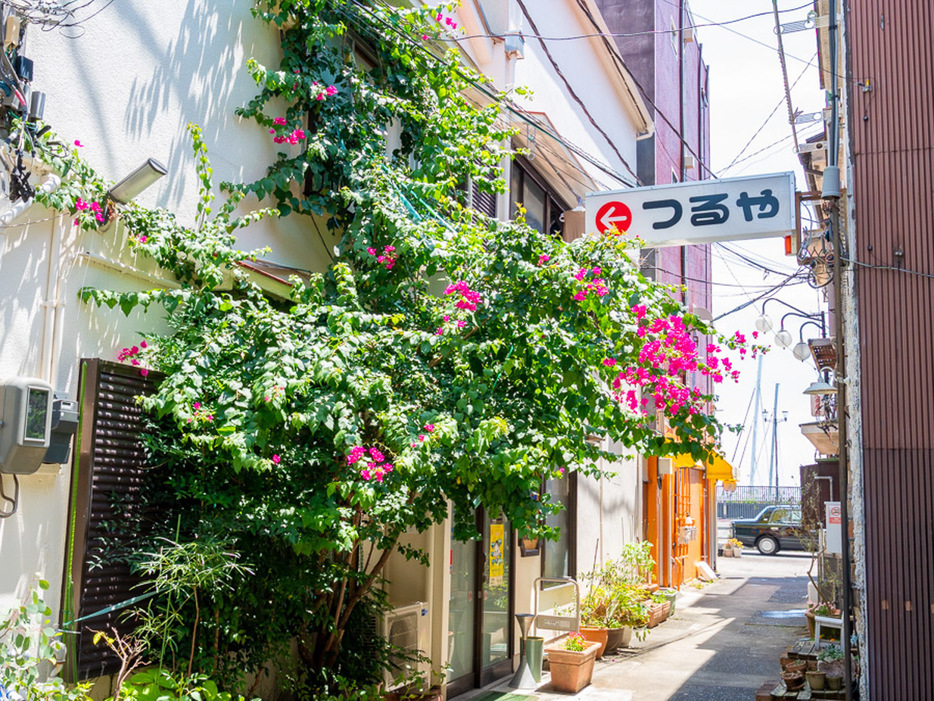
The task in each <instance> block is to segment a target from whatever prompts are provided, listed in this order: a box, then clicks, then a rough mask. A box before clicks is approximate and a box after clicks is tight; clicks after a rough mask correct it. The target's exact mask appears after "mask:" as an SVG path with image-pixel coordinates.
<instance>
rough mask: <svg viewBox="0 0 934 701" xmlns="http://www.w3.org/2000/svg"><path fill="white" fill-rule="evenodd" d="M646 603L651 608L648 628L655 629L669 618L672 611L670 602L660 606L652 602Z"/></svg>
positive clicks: (664, 602)
mask: <svg viewBox="0 0 934 701" xmlns="http://www.w3.org/2000/svg"><path fill="white" fill-rule="evenodd" d="M646 603H647V605H648V607H649V623H648V625H647V626H646V627H647V628H654V627H655V626H657V625H658V624H659V623H661V622H663V621H664V620H666V619H667V618H668V612H669V611H671V602H670V601H663V602H662V603H660V604H656V603H654V602H652V601H648V602H646Z"/></svg>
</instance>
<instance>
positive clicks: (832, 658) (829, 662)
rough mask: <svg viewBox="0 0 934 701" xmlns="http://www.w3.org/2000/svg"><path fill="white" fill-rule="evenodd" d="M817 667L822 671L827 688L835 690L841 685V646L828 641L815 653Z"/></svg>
mask: <svg viewBox="0 0 934 701" xmlns="http://www.w3.org/2000/svg"><path fill="white" fill-rule="evenodd" d="M817 668H818V669H819V670H820V671H821V672H823V673H824V675H825V681H826V684H827V688H828V689H830V690H831V691H837V690H839V689H840V687H841V686H843V648H841V647H840V646H839V645H837V644H836V643H830V644H829V645H826V646H824V647H822V648H821V649H820V651H819V652H818V653H817Z"/></svg>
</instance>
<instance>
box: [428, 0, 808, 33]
mask: <svg viewBox="0 0 934 701" xmlns="http://www.w3.org/2000/svg"><path fill="white" fill-rule="evenodd" d="M806 8H813V3H810V2H808V3H805V4H804V5H800V6H798V7H790V8H788V9H786V10H779V12H781V13H783V14H784V13H786V12H797V11H798V10H804V9H806ZM771 14H772V12H771V10H769V11H768V12H757V13H756V14H754V15H746V16H744V17H736V18H734V19H728V20H724V21H722V22H706V23H702V24H692V25H691V27H692V28H695V29H696V28H698V27H723V26H726V25H728V24H736V23H737V22H745V21H746V20H750V19H755V18H757V17H765V16H766V15H771ZM533 31H534V30H533ZM509 34H510V35H512V32H510V33H509ZM654 34H671V30H670V29H648V30H645V31H642V32H590V33H588V34H571V35H566V36H545V35H542V34H538V33H537V32H536V33H534V34H526V33H525V32H518V33H517V34H516V35H517V36H521V37H522V38H523V39H539V40H541V39H544V40H545V41H577V40H579V39H594V38H597V37H608V38H611V39H626V38H629V37H641V36H652V35H654ZM503 36H504V35H503V34H463V35H460V36H451V37H440V39H441V41H449V42H458V41H464V40H466V39H502V38H503Z"/></svg>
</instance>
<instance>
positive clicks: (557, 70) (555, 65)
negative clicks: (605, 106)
mask: <svg viewBox="0 0 934 701" xmlns="http://www.w3.org/2000/svg"><path fill="white" fill-rule="evenodd" d="M517 2H518V3H519V7H520V8H522V14H523V15H525V18H526V19H527V20H528V21H529V26H530V27H532V31H533V32H535V33H536V34H538V27H536V26H535V20H533V19H532V15H531V14H530V13H529V10H528V8H527V7H526V6H525V2H523V0H517ZM538 43H539V44H541V47H542V51H544V52H545V56H546V57H547V58H548V61H549V63H551V66H552V68H554V69H555V73H557V74H558V77H559V78H561V82H563V83H564V87H565V88H566V89H567V91H568V94H569V95H570V96H571V99H573V100H574V102H576V103H577V104H578V106H579V107H580V108H581V110H583V112H584V114H585V115H587V119H588V120H589V121H590V123H591V124H592V125H593V127H594V129H596V130H597V131H598V132H600V135H601V136H602V137H603V138H604V139H605V140H606V142H607V144H609V146H610V148H611V149H613V153H615V154H616V157H617V158H619V160H620V162H622V164H623V166H624V167H625V168H626V170H628V171H629V172H630V173H631V174H632V177H634V178H635V179H636V184H638V185H641V184H642V181H641V180H640V179H639V176H638V175H636V171H634V170H633V169H632V168H631V167H630V165H629V163H628V162H627V161H626V159H625V158H624V157H623V154H621V153H620V152H619V149H618V148H616V143H615V142H614V141H613V139H611V138H610V136H609V134H607V133H606V132H605V131H604V130H603V128H602V127H601V126H600V125H599V124H597V120H596V119H594V117H593V115H592V114H591V113H590V110H588V109H587V107H586V105H584V102H583V100H581V99H580V97H579V96H578V95H577V93H576V92H575V91H574V88H573V87H571V83H570V82H568V79H567V78H566V77H565V75H564V73H563V72H562V71H561V68H560V67H559V66H558V63H557V61H555V58H554V56H552V55H551V51H550V50H549V49H548V45H547V44H546V43H545V42H544V40H543V39H539V40H538Z"/></svg>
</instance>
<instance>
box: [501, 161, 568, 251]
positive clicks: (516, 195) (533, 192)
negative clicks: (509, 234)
mask: <svg viewBox="0 0 934 701" xmlns="http://www.w3.org/2000/svg"><path fill="white" fill-rule="evenodd" d="M509 198H510V201H511V205H510V209H509V218H510V219H515V218H516V216H517V215H518V213H519V209H518V206H517V204H518V205H522V206H523V207H525V218H526V221H527V222H528V224H529V226H531V227H532V228H533V229H535V230H537V231H540V232H541V233H543V234H544V233H548V234H551V235H552V236H558V237H560V236H561V229H562V222H561V215H562V214H563V212H564V210H565V209H566V207H564V206H562V205H561V203H560V202H559V201H558V199H557V197H556V196H555V195H553V194H552V193H551V192H549V190H548V189H547V187H546V186H545V184H544V183H543V182H542V181H541V180H539V179H538V178H536V177H535V176H534V175H532V170H531V167H530V166H529V165H528V161H526V160H524V159H516V161H514V162H513V164H512V180H511V182H510V187H509Z"/></svg>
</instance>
